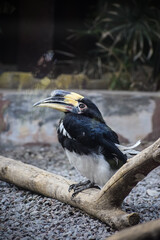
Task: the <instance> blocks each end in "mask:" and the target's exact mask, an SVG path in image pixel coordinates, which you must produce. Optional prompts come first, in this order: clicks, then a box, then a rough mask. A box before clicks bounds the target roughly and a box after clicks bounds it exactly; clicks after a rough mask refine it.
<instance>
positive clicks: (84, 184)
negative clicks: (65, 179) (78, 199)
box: [68, 180, 100, 198]
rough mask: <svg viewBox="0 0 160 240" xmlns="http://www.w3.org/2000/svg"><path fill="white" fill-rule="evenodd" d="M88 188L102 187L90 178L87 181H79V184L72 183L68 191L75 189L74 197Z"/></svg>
mask: <svg viewBox="0 0 160 240" xmlns="http://www.w3.org/2000/svg"><path fill="white" fill-rule="evenodd" d="M88 188H98V189H100V187H99V186H97V185H95V183H92V182H91V181H90V180H87V181H85V182H79V183H77V184H72V185H70V186H69V189H68V191H69V192H71V191H72V190H73V191H74V193H73V194H72V198H74V197H75V196H76V195H77V194H78V193H79V192H81V191H83V190H85V189H88Z"/></svg>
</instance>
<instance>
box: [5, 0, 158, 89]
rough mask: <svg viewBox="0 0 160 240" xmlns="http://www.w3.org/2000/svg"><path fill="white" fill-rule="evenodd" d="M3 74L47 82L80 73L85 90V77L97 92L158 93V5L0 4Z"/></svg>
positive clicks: (148, 1) (102, 2)
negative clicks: (26, 73) (91, 81)
mask: <svg viewBox="0 0 160 240" xmlns="http://www.w3.org/2000/svg"><path fill="white" fill-rule="evenodd" d="M6 71H21V72H30V73H32V74H33V76H34V77H35V78H38V79H41V78H44V77H45V76H47V77H49V79H51V80H53V79H54V80H55V79H56V78H57V77H58V76H59V75H60V74H62V73H63V74H74V75H76V74H84V75H85V76H84V75H81V76H80V79H81V78H82V79H81V81H82V82H83V84H81V85H82V86H81V87H85V88H92V87H93V85H94V84H90V83H87V78H89V79H91V80H94V79H98V80H99V84H98V83H97V85H96V86H95V88H104V87H105V88H106V89H119V90H122V89H123V90H145V91H156V90H159V89H160V3H159V1H153V0H152V1H151V0H145V1H144V0H142V1H138V0H132V1H124V0H120V1H115V0H114V1H113V0H112V1H110V0H108V1H105V0H100V1H98V0H92V1H91V0H89V1H87V2H84V1H73V0H70V1H65V0H59V1H56V0H55V1H53V0H46V1H44V0H39V1H38V0H35V1H31V0H28V1H27V0H23V1H18V0H1V2H0V73H1V74H2V73H3V72H6ZM75 77H76V76H75ZM15 78H16V77H15ZM17 78H18V76H17ZM22 78H25V76H22ZM62 78H63V77H62ZM23 80H24V79H23ZM23 80H19V81H23ZM60 80H61V81H62V79H60ZM69 80H70V79H68V81H69ZM102 80H103V81H102ZM0 81H2V78H1V80H0ZM77 81H80V80H79V79H78V80H77ZM66 82H67V80H66ZM49 84H50V81H46V85H47V86H48V85H49ZM13 85H14V84H13ZM23 85H24V86H23ZM26 85H27V83H25V82H24V83H21V86H20V87H25V86H26ZM28 85H29V83H28ZM2 87H5V86H3V85H2ZM12 87H14V86H12ZM48 87H49V86H48ZM66 87H67V83H66ZM77 87H78V86H77Z"/></svg>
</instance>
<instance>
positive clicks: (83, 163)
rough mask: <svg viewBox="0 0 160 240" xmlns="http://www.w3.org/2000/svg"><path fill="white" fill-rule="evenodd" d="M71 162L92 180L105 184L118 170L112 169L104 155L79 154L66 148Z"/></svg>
mask: <svg viewBox="0 0 160 240" xmlns="http://www.w3.org/2000/svg"><path fill="white" fill-rule="evenodd" d="M65 152H66V155H67V157H68V159H69V162H70V163H71V164H72V165H73V166H74V167H75V168H76V169H77V170H78V171H79V172H80V173H81V174H82V175H83V176H84V177H86V178H88V179H89V180H90V181H91V182H94V183H96V184H98V185H99V186H103V185H104V184H105V183H106V182H107V181H108V180H109V179H110V178H111V177H112V175H113V174H114V173H115V172H116V171H114V170H112V169H111V168H110V166H109V164H108V162H107V161H106V160H105V159H104V157H103V155H97V154H93V155H79V154H77V153H75V152H70V151H68V150H67V149H65Z"/></svg>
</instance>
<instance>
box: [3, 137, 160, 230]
mask: <svg viewBox="0 0 160 240" xmlns="http://www.w3.org/2000/svg"><path fill="white" fill-rule="evenodd" d="M159 165H160V139H159V140H157V141H156V142H155V143H154V144H152V145H151V146H150V147H148V148H146V149H145V150H144V151H142V152H141V153H140V154H138V155H137V156H136V157H134V158H132V159H130V160H129V161H128V162H127V163H126V164H125V165H124V166H123V167H122V168H121V169H119V171H117V173H116V174H115V175H114V176H113V177H112V178H111V179H110V180H109V181H108V182H107V183H106V185H105V186H104V187H103V188H102V189H101V190H98V189H87V190H85V191H83V192H81V193H79V194H78V195H76V196H75V197H74V198H72V192H71V193H69V192H68V187H69V185H70V184H73V182H72V181H70V180H68V179H66V178H64V177H62V176H59V175H55V174H52V173H49V172H47V171H44V170H42V169H39V168H37V167H34V166H32V165H28V164H24V163H22V162H20V161H16V160H13V159H9V158H5V157H3V156H0V179H1V180H3V181H6V182H9V183H13V184H15V185H17V186H19V187H22V188H25V189H28V190H31V191H34V192H37V193H40V194H43V195H45V196H48V197H52V198H55V199H57V200H59V201H62V202H65V203H67V204H70V205H72V206H74V207H78V208H80V209H82V210H83V211H85V212H87V213H88V214H90V215H92V216H94V217H97V218H98V219H100V220H101V221H103V222H105V223H107V224H108V225H110V226H111V227H114V228H116V229H123V228H125V227H129V226H132V225H135V224H137V223H138V222H139V215H138V214H137V213H131V214H128V213H126V212H124V211H122V210H121V207H120V206H121V203H122V201H123V199H124V198H125V197H126V196H127V195H128V194H129V192H130V191H131V190H132V188H133V187H134V186H135V185H136V184H137V183H138V182H139V181H141V180H142V179H143V178H144V177H145V176H146V175H147V174H148V173H149V172H150V171H151V170H152V169H154V168H156V167H158V166H159ZM119 189H120V190H121V191H119Z"/></svg>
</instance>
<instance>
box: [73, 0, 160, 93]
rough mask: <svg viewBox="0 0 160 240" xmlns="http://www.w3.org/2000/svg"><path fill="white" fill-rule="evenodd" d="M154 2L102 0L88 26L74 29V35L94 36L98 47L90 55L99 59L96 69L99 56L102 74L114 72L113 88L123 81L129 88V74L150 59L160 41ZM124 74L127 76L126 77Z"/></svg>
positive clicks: (158, 22)
mask: <svg viewBox="0 0 160 240" xmlns="http://www.w3.org/2000/svg"><path fill="white" fill-rule="evenodd" d="M155 4H156V2H155V1H150V0H145V1H144V0H141V1H138V0H131V1H128V2H126V1H107V2H106V1H104V0H103V1H101V5H100V7H99V10H98V12H97V14H96V16H95V18H94V19H93V20H92V21H90V23H88V24H87V25H86V30H82V31H74V33H72V35H71V37H76V38H82V36H93V37H94V38H93V39H94V41H95V45H94V46H95V48H94V49H92V50H90V52H88V55H89V56H91V58H92V60H93V59H94V60H95V62H96V63H97V69H98V68H99V66H98V59H99V62H101V72H102V74H103V73H104V72H108V71H109V72H113V73H114V74H113V80H112V83H111V85H110V88H111V89H115V88H119V87H120V86H121V85H122V88H123V89H125V88H126V87H128V88H129V87H130V85H131V84H132V83H131V77H128V76H129V75H131V72H132V71H133V69H135V67H136V65H137V64H150V63H151V59H152V56H153V54H154V51H155V43H157V42H158V41H160V10H159V9H158V8H157V7H156V5H155ZM99 72H100V71H99ZM115 73H116V74H115ZM122 76H127V78H126V79H124V80H123V79H122V78H123V77H122ZM123 81H124V83H123ZM126 81H128V83H126ZM122 83H123V84H122Z"/></svg>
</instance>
